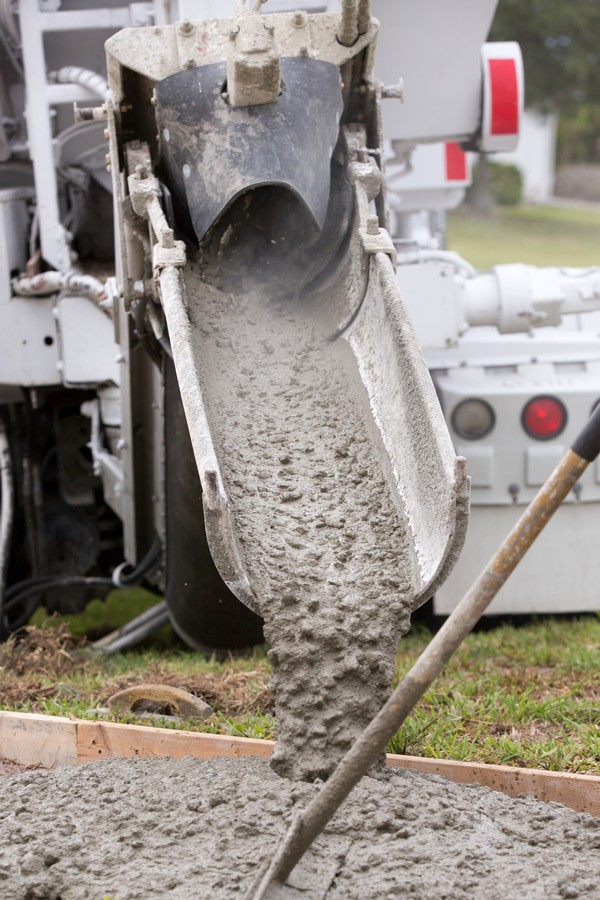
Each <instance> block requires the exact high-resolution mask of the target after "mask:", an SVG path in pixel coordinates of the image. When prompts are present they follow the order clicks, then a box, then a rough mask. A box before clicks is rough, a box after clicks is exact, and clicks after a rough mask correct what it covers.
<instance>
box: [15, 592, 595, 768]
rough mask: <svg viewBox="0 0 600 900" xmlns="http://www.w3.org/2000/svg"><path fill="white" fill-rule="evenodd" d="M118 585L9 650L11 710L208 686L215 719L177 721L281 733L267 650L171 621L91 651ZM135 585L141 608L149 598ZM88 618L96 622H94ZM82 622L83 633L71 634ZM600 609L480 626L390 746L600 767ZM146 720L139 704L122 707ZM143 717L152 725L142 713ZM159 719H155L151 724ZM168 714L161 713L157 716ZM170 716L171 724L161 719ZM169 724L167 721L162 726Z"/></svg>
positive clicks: (420, 644)
mask: <svg viewBox="0 0 600 900" xmlns="http://www.w3.org/2000/svg"><path fill="white" fill-rule="evenodd" d="M128 599H129V598H128V597H125V596H124V594H123V593H119V592H115V593H113V594H112V595H111V597H110V598H109V601H108V603H107V604H106V606H104V607H103V605H102V604H100V603H99V602H98V603H96V604H94V607H93V608H92V611H91V614H90V612H88V613H85V614H84V615H83V616H79V617H70V620H69V622H66V621H61V620H59V619H56V620H52V621H46V622H44V623H42V625H41V627H40V626H36V627H33V628H32V630H31V631H30V632H29V633H28V634H27V635H26V637H25V638H24V640H21V641H17V642H12V641H11V642H9V643H8V644H5V645H3V647H1V648H0V697H1V698H2V700H1V704H0V705H1V706H2V708H4V709H12V710H18V711H25V712H27V711H30V712H41V713H46V714H50V715H67V716H77V717H81V718H98V715H99V714H98V713H96V712H94V710H95V709H97V708H98V707H104V706H105V705H106V701H107V699H108V697H109V696H110V695H111V694H113V693H115V692H116V691H117V690H120V689H121V688H123V687H126V686H130V685H133V684H137V683H140V682H142V681H145V682H153V683H162V684H170V685H174V686H177V687H181V688H184V689H186V690H188V691H191V692H192V693H194V694H198V695H200V696H202V697H203V698H204V699H205V700H206V701H207V702H208V703H210V705H211V706H212V708H213V710H214V713H213V715H212V717H211V718H210V719H209V720H208V721H204V722H194V721H192V720H187V721H185V722H183V723H180V724H178V725H176V726H174V725H173V726H170V727H179V728H185V729H189V730H194V731H204V732H211V733H218V734H231V735H239V736H245V737H255V738H272V737H273V736H274V718H273V702H272V697H271V694H270V692H269V688H268V682H269V674H270V666H269V662H268V660H267V656H266V648H265V647H260V648H256V649H254V650H253V651H251V652H248V653H244V654H239V655H236V656H231V655H230V656H227V657H225V658H221V659H218V658H217V657H216V656H214V655H210V654H202V653H197V652H194V651H191V650H189V649H187V648H185V647H184V646H183V645H182V644H180V643H179V642H178V641H177V639H176V638H174V636H173V635H172V634H171V633H170V630H169V629H164V630H163V631H162V633H161V634H159V635H158V637H157V640H156V641H154V642H151V643H147V644H146V645H144V646H143V647H142V648H140V649H136V650H131V651H128V652H127V653H121V654H116V655H114V656H100V655H98V654H97V653H94V652H90V649H89V645H88V647H87V648H86V647H85V646H84V645H83V643H82V641H83V640H84V639H83V638H82V636H81V635H82V633H83V632H85V630H86V628H90V627H91V629H92V630H93V632H94V633H98V630H99V628H100V626H101V615H100V614H101V612H102V609H103V608H104V613H105V617H104V618H105V622H106V623H108V622H109V621H110V624H111V626H112V625H116V624H118V622H119V620H121V619H122V618H123V616H124V610H125V609H126V605H127V603H125V604H124V601H127V600H128ZM152 600H153V598H152V597H151V595H147V594H146V595H144V594H143V592H140V591H137V592H135V593H134V594H133V603H134V605H135V606H136V608H137V610H139V608H141V607H142V606H144V605H148V604H149V603H151V602H152ZM90 621H91V622H92V623H93V624H92V625H91V626H90V624H89V623H90ZM74 631H75V632H76V634H77V635H79V636H78V637H77V636H75V635H74V634H73V632H74ZM430 636H431V635H430V632H429V631H428V629H427V628H426V627H425V626H424V625H423V624H422V623H418V622H417V624H416V625H415V626H414V627H413V630H412V632H411V633H410V634H409V635H408V636H407V637H405V638H404V639H403V641H402V643H401V647H400V652H399V653H398V657H397V666H396V678H399V677H401V676H402V674H403V673H404V672H406V671H407V669H408V668H409V667H410V665H411V663H412V662H413V661H414V660H415V659H416V657H417V656H418V655H419V653H420V652H421V651H422V650H423V648H424V647H425V646H426V644H427V642H428V640H429V639H430ZM599 659H600V616H593V615H592V616H584V617H581V618H577V619H570V620H567V619H564V618H553V617H544V618H540V619H538V620H534V621H527V622H525V623H523V624H521V625H514V624H508V623H505V624H501V625H496V626H495V627H493V628H490V627H484V628H482V629H481V630H479V631H478V632H477V633H476V634H473V635H471V636H470V637H469V638H468V639H467V640H466V641H465V643H464V645H463V646H462V647H461V649H460V650H459V651H458V652H457V654H456V656H455V657H454V659H453V660H452V661H451V663H450V664H449V666H448V667H447V669H446V671H445V672H444V674H443V675H442V677H441V678H440V679H439V680H438V682H437V683H436V684H435V685H434V686H433V688H432V689H431V690H430V691H428V692H427V694H426V696H425V697H424V699H423V700H422V702H421V703H420V704H419V706H418V708H417V709H416V710H415V711H414V712H413V714H412V715H411V716H410V718H409V719H408V720H407V722H406V723H405V725H404V727H403V728H402V729H401V731H400V732H399V733H398V735H396V737H395V738H394V739H393V740H392V742H391V743H390V746H389V748H388V749H389V751H390V752H395V753H407V754H412V755H418V756H428V757H438V758H448V759H457V760H473V761H479V762H487V763H498V764H506V765H514V766H527V767H534V768H543V769H550V770H559V771H571V772H600V672H599V666H598V661H599ZM113 719H114V720H117V721H124V722H135V721H140V720H138V719H136V717H135V716H134V715H132V714H128V715H127V716H120V717H113ZM145 724H149V723H148V721H147V720H145ZM150 724H153V723H150ZM157 724H161V723H157ZM162 724H164V723H162ZM165 727H169V726H165Z"/></svg>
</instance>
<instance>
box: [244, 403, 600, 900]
mask: <svg viewBox="0 0 600 900" xmlns="http://www.w3.org/2000/svg"><path fill="white" fill-rule="evenodd" d="M599 452H600V406H599V407H597V409H596V410H595V411H594V413H593V414H592V416H591V417H590V419H589V420H588V423H587V425H586V426H585V428H584V429H583V431H582V432H581V433H580V435H579V436H578V438H577V440H576V441H575V443H574V444H573V448H572V449H571V450H568V451H567V453H566V454H565V456H564V457H563V459H562V460H561V462H560V463H559V464H558V466H557V467H556V469H555V470H554V472H553V473H552V474H551V475H550V477H549V478H548V480H547V481H546V483H545V484H544V485H543V487H542V488H541V490H540V491H539V493H538V494H537V496H536V497H535V498H534V499H533V500H532V502H531V503H530V504H529V506H528V507H527V509H526V510H525V512H524V513H523V515H522V516H521V517H520V519H519V521H518V522H517V524H516V525H515V526H514V528H513V529H512V531H511V532H510V534H509V535H508V537H507V538H506V540H505V541H504V543H503V544H502V546H501V547H500V549H499V550H498V551H497V552H496V554H495V555H494V556H493V557H492V559H491V560H490V561H489V563H488V564H487V566H486V567H485V569H484V570H483V572H482V573H481V574H480V575H479V577H478V578H477V580H476V581H475V583H474V584H473V586H472V587H471V588H470V590H469V591H468V592H467V593H466V594H465V596H464V597H463V599H462V600H461V601H460V603H459V604H458V606H457V607H456V609H455V610H454V612H453V613H452V615H451V616H450V617H449V618H448V619H447V620H446V622H445V623H444V625H443V626H442V628H441V629H440V631H439V632H438V633H437V634H436V635H435V637H434V638H433V639H432V640H431V642H430V643H429V645H428V646H427V647H426V649H425V650H424V651H423V653H422V654H421V656H420V657H419V658H418V660H417V662H416V663H415V665H414V666H413V667H412V669H411V670H410V671H409V672H408V674H407V675H406V676H405V677H404V679H403V680H402V681H401V682H400V684H399V685H398V687H397V688H396V690H395V691H394V692H393V694H392V696H391V697H390V699H389V700H388V701H387V703H386V704H385V706H383V707H382V709H381V710H380V711H379V713H378V714H377V715H376V716H375V718H374V719H373V720H372V722H371V723H370V724H369V725H368V726H367V728H366V729H365V730H364V732H363V733H362V735H361V736H360V737H359V739H358V740H357V741H356V743H355V744H354V745H353V746H352V747H351V748H350V750H349V751H348V753H347V754H346V755H345V756H344V758H343V759H342V761H341V762H340V764H339V765H338V767H337V769H336V770H335V772H334V773H333V775H332V776H331V777H330V779H329V780H328V781H327V782H326V783H325V785H324V786H323V788H322V789H321V790H320V791H319V793H318V794H317V795H316V797H315V798H314V799H313V800H312V801H311V802H310V803H309V805H308V806H307V808H306V809H305V810H304V812H303V813H301V814H300V815H299V816H298V817H297V818H296V819H294V821H293V822H292V824H291V826H290V828H289V830H288V833H287V835H286V836H285V838H284V840H283V842H282V843H281V845H280V847H279V850H278V851H277V853H276V855H275V857H274V859H273V861H272V862H271V865H270V866H269V868H268V870H267V872H266V873H265V875H264V876H263V878H262V879H261V881H260V882H259V883H258V885H257V886H256V887H255V888H253V890H252V891H251V893H250V895H249V896H250V897H251V898H252V900H261V898H263V897H265V896H266V894H267V891H268V890H269V887H270V885H272V884H273V883H279V884H282V883H283V882H285V880H286V878H287V877H288V875H289V874H290V873H291V871H292V870H293V869H294V867H295V866H296V865H297V863H298V862H299V861H300V859H301V858H302V856H303V855H304V854H305V852H306V851H307V850H308V848H309V847H310V846H311V844H312V843H313V841H314V840H315V838H316V837H317V836H318V835H319V834H320V833H321V832H322V831H323V829H324V828H325V826H326V825H327V823H328V822H329V820H330V819H331V818H332V816H333V815H334V813H335V812H336V810H337V809H338V808H339V806H340V804H341V803H342V802H343V801H344V800H345V798H346V797H347V796H348V794H349V793H350V791H351V790H352V788H353V787H354V786H355V785H356V784H357V783H358V782H359V781H360V779H361V778H362V777H363V775H365V774H366V773H367V771H368V770H369V768H370V766H371V765H372V764H373V762H374V761H375V760H376V759H377V758H378V757H379V756H380V755H381V754H382V753H384V751H385V748H386V746H387V743H388V741H389V740H390V739H391V738H392V737H393V736H394V734H395V733H396V732H397V731H398V728H400V726H401V725H402V723H403V722H404V720H405V719H406V717H407V716H408V715H409V713H410V712H411V711H412V709H413V708H414V706H415V704H416V703H417V702H418V701H419V700H420V699H421V697H422V696H423V694H424V693H425V691H427V690H428V688H429V687H430V685H431V683H432V682H433V681H434V679H435V678H437V676H438V675H439V674H440V672H441V671H442V669H443V668H444V666H445V664H446V663H447V662H448V660H449V659H450V657H451V656H452V654H453V653H454V651H455V650H456V649H457V648H458V647H459V646H460V644H461V643H462V641H463V640H464V639H465V637H466V636H467V635H468V634H469V633H470V632H471V631H472V629H473V628H474V626H475V625H476V623H477V622H478V621H479V618H480V617H481V615H482V614H483V612H484V610H485V609H486V608H487V607H488V606H489V604H490V603H491V602H492V600H493V599H494V597H495V596H496V594H497V593H498V591H499V590H500V588H501V587H502V585H503V584H504V583H505V581H506V579H507V578H508V577H509V575H510V574H511V572H512V571H513V570H514V569H515V567H516V566H517V564H518V563H519V562H520V561H521V559H522V558H523V556H524V555H525V553H526V552H527V550H528V549H529V547H530V546H531V545H532V543H533V542H534V540H535V539H536V538H537V537H538V535H539V534H540V532H541V531H542V530H543V528H544V527H545V526H546V524H547V523H548V521H549V520H550V518H551V516H552V515H553V514H554V513H555V512H556V510H557V509H558V507H559V506H560V504H561V503H562V501H563V500H564V499H565V497H566V496H567V494H568V493H569V492H570V491H571V490H572V488H573V486H574V485H575V484H576V482H577V481H578V479H579V478H580V477H581V475H582V474H583V472H584V471H585V470H586V468H587V467H588V465H589V464H590V462H593V460H594V459H596V457H597V456H598V453H599Z"/></svg>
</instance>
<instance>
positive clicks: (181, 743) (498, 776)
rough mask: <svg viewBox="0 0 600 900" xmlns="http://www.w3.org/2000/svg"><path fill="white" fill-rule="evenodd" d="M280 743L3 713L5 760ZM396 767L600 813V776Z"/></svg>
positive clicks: (219, 750)
mask: <svg viewBox="0 0 600 900" xmlns="http://www.w3.org/2000/svg"><path fill="white" fill-rule="evenodd" d="M273 747H274V742H273V741H259V740H252V739H251V738H239V737H226V736H224V735H219V734H200V733H198V732H190V731H176V730H172V729H166V728H151V727H147V726H144V725H120V724H118V723H115V722H91V721H85V720H81V719H80V720H75V719H64V718H60V717H58V716H42V715H34V714H32V713H13V712H2V711H0V758H4V759H10V760H13V761H14V762H18V763H20V764H21V765H41V766H44V767H45V768H49V769H52V768H57V767H58V766H65V765H75V764H80V763H88V762H95V761H97V760H103V759H110V758H111V757H130V758H131V757H139V758H142V757H150V756H154V757H165V756H170V757H173V758H175V759H182V758H183V757H184V756H197V757H199V758H200V759H212V758H214V757H216V756H227V757H241V756H259V757H261V758H262V759H268V758H269V757H270V756H271V753H272V752H273ZM387 763H388V765H389V766H401V767H402V766H403V767H404V768H407V769H414V770H416V771H418V772H426V773H429V774H432V775H442V776H443V777H444V778H447V779H448V780H449V781H455V782H458V783H460V784H474V783H477V784H481V785H483V786H484V787H488V788H491V789H492V790H495V791H501V792H502V793H504V794H508V795H509V796H510V797H518V796H520V795H522V794H526V795H529V796H532V797H537V798H538V799H539V800H545V801H546V802H548V801H550V800H553V801H555V802H557V803H563V804H564V805H565V806H569V807H571V808H572V809H575V810H577V811H578V812H587V813H591V814H592V815H595V816H600V777H599V776H596V775H576V774H572V773H570V772H564V773H562V772H546V771H543V770H541V769H517V768H513V767H512V766H490V765H485V764H483V763H470V762H453V761H452V760H441V759H426V758H424V757H419V756H395V755H392V754H388V757H387Z"/></svg>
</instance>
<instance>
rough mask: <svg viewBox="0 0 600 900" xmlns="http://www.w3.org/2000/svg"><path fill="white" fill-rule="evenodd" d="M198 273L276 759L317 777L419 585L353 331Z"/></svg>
mask: <svg viewBox="0 0 600 900" xmlns="http://www.w3.org/2000/svg"><path fill="white" fill-rule="evenodd" d="M194 276H195V273H194V271H193V270H191V272H188V273H187V274H186V278H187V294H188V300H189V301H191V298H192V297H194V296H195V297H197V298H198V300H199V301H200V302H198V303H197V304H196V303H192V302H189V313H190V317H191V318H192V321H193V324H194V325H195V340H196V342H197V347H196V357H197V358H198V359H200V360H202V375H203V379H202V384H203V391H204V397H205V403H206V404H207V408H208V411H209V420H210V422H211V428H212V430H213V439H214V441H215V445H216V448H217V455H218V457H219V460H220V465H221V474H222V477H223V482H224V484H225V488H226V490H227V493H228V497H229V501H230V504H231V508H232V512H233V516H234V520H235V527H236V533H237V537H238V540H239V544H240V548H241V554H242V558H243V561H244V565H245V570H246V572H247V574H248V577H249V581H250V585H251V587H252V589H253V592H254V594H255V596H256V597H257V599H258V600H259V601H260V612H261V615H262V616H263V618H264V620H265V635H266V637H267V640H268V641H269V643H270V645H271V648H272V649H271V651H270V660H271V663H272V665H273V679H272V689H273V694H274V697H275V704H276V728H277V741H278V749H277V753H276V755H275V758H274V760H273V765H274V767H275V768H276V770H277V771H278V772H279V773H280V774H284V775H287V776H288V777H291V778H295V779H307V780H311V779H313V778H315V777H325V776H326V775H327V774H329V773H330V772H331V771H332V770H333V768H334V767H335V766H336V765H337V763H338V762H339V760H340V758H341V756H342V755H343V754H344V752H345V751H346V750H347V749H348V747H349V746H350V745H351V743H352V742H353V741H354V740H355V739H356V737H357V736H358V734H359V733H360V732H361V731H362V730H363V728H364V727H365V726H366V725H367V724H368V722H369V721H370V720H371V719H372V718H373V716H374V715H375V714H376V712H377V711H378V710H379V709H380V707H381V706H382V705H383V703H384V702H385V700H386V699H387V696H388V694H389V690H390V684H391V679H392V675H393V667H394V655H395V653H396V650H397V647H398V641H399V639H400V637H401V635H402V634H403V633H404V632H405V631H406V630H407V629H408V627H409V615H408V610H409V604H410V602H411V601H412V600H413V598H414V593H412V592H411V585H410V572H411V571H412V568H411V566H410V564H408V559H407V557H408V553H409V543H408V537H407V527H406V524H405V522H404V521H403V518H402V513H401V511H400V509H399V508H398V507H399V500H398V498H397V495H396V488H395V485H394V483H393V477H392V475H391V473H390V472H389V470H388V462H387V457H386V455H385V451H384V449H383V447H382V446H381V445H380V439H379V437H378V435H377V434H376V433H375V430H374V428H373V427H372V416H371V413H370V410H369V405H368V398H367V396H366V392H365V389H364V387H363V385H362V383H361V382H360V380H359V377H358V372H357V367H356V362H355V360H354V357H353V355H352V353H351V350H350V348H349V347H348V345H347V343H346V342H345V341H344V340H338V341H336V342H334V343H332V342H329V341H328V340H327V338H328V335H329V333H330V332H329V331H328V330H327V325H328V323H327V322H326V321H323V319H322V318H321V317H320V316H319V315H318V313H317V314H316V313H315V310H314V308H312V307H311V306H310V305H309V304H306V303H302V302H300V301H299V300H298V298H289V297H288V298H284V299H282V298H279V299H276V300H273V299H269V298H267V297H266V296H265V294H264V293H261V292H259V291H253V292H250V293H246V294H231V293H225V292H223V291H220V290H217V289H216V288H214V287H213V288H207V287H206V286H205V285H202V286H201V287H200V288H199V287H198V281H196V280H195V277H194ZM196 278H197V275H196Z"/></svg>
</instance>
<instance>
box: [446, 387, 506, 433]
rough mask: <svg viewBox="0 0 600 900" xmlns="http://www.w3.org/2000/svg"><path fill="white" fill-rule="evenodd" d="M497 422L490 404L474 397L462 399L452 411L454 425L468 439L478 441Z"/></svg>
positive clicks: (457, 431)
mask: <svg viewBox="0 0 600 900" xmlns="http://www.w3.org/2000/svg"><path fill="white" fill-rule="evenodd" d="M495 422H496V416H495V415H494V410H493V409H492V407H491V406H490V404H489V403H488V402H487V401H486V400H479V399H477V398H474V397H471V398H469V399H468V400H461V402H460V403H459V404H458V406H455V407H454V411H453V412H452V427H453V429H454V431H455V432H456V434H457V435H458V436H459V437H461V438H464V440H466V441H478V440H480V438H484V437H486V435H488V434H489V433H490V431H491V430H492V428H493V427H494V425H495Z"/></svg>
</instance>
